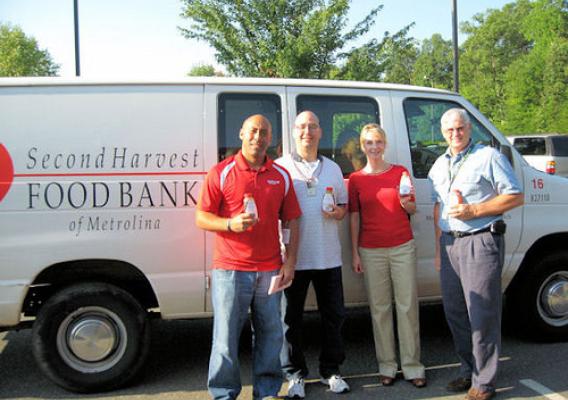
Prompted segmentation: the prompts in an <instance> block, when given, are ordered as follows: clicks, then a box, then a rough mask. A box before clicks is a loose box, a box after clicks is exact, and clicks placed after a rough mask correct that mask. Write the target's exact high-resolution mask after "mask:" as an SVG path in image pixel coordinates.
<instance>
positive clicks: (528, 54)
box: [460, 0, 568, 134]
mask: <svg viewBox="0 0 568 400" xmlns="http://www.w3.org/2000/svg"><path fill="white" fill-rule="evenodd" d="M567 4H568V3H567V2H566V1H565V0H536V1H529V0H517V1H516V2H514V3H511V4H507V5H506V6H505V7H503V9H501V10H490V11H488V12H487V13H485V14H479V15H477V16H476V17H475V18H474V22H473V23H468V24H464V25H462V30H463V31H464V32H465V33H467V34H469V35H470V37H469V38H468V39H467V40H466V41H465V43H464V45H463V48H462V53H463V55H462V57H461V61H460V65H461V68H460V72H461V81H462V88H461V89H462V94H463V95H464V96H465V97H467V98H468V99H469V100H470V101H472V102H473V103H474V104H475V105H476V106H477V107H478V108H479V109H480V110H481V111H482V112H483V113H484V114H485V115H487V116H488V117H489V118H490V119H492V120H493V122H494V123H495V125H496V126H497V127H499V128H500V129H501V130H502V131H503V132H506V133H517V134H518V133H535V132H567V131H568V116H567V114H568V111H567V110H568V97H567V96H568V95H567V93H568V67H567V66H568V54H567V52H568V5H567Z"/></svg>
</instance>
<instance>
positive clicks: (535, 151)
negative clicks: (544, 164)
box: [513, 137, 546, 156]
mask: <svg viewBox="0 0 568 400" xmlns="http://www.w3.org/2000/svg"><path fill="white" fill-rule="evenodd" d="M513 146H515V149H517V150H518V151H519V153H521V154H522V155H523V156H544V155H545V154H546V144H545V142H544V137H541V138H515V141H514V143H513Z"/></svg>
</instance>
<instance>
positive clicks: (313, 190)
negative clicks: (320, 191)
mask: <svg viewBox="0 0 568 400" xmlns="http://www.w3.org/2000/svg"><path fill="white" fill-rule="evenodd" d="M306 185H307V186H308V196H310V197H313V196H315V195H316V194H317V183H316V181H314V180H313V179H310V180H308V181H306Z"/></svg>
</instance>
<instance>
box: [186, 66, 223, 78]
mask: <svg viewBox="0 0 568 400" xmlns="http://www.w3.org/2000/svg"><path fill="white" fill-rule="evenodd" d="M187 75H188V76H224V74H223V72H222V71H217V70H216V69H215V67H214V66H212V65H211V64H197V65H194V66H193V67H192V68H191V70H189V72H188V73H187Z"/></svg>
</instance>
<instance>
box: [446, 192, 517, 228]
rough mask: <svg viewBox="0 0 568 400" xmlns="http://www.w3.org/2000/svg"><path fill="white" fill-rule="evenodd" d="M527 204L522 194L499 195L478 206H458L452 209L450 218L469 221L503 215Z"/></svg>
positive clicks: (449, 213) (449, 214)
mask: <svg viewBox="0 0 568 400" xmlns="http://www.w3.org/2000/svg"><path fill="white" fill-rule="evenodd" d="M524 202H525V198H524V195H523V194H522V193H515V194H499V195H497V196H495V197H493V198H492V199H490V200H487V201H484V202H483V203H477V204H457V205H454V206H453V207H450V210H449V211H448V216H449V217H452V218H457V219H460V220H462V221H467V220H470V219H473V218H480V217H487V216H491V215H501V214H503V213H505V212H507V211H509V210H511V209H513V208H515V207H518V206H522V205H523V203H524Z"/></svg>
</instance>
